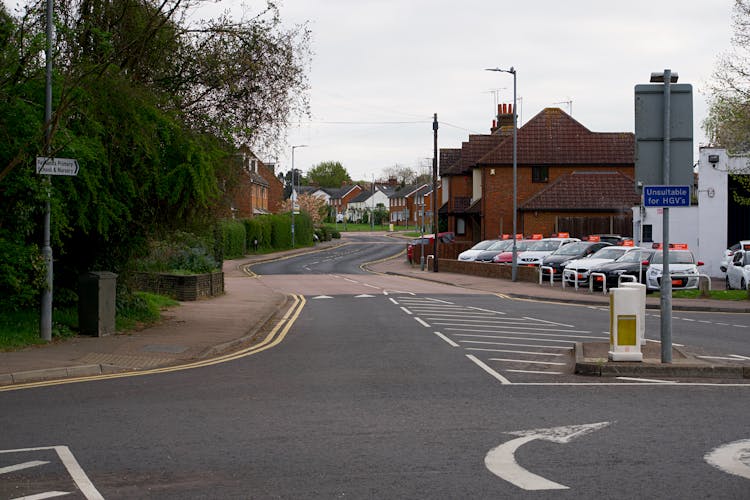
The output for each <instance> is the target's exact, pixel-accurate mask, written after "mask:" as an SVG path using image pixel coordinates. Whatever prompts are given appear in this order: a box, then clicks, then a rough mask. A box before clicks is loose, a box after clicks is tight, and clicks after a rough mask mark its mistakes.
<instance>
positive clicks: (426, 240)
mask: <svg viewBox="0 0 750 500" xmlns="http://www.w3.org/2000/svg"><path fill="white" fill-rule="evenodd" d="M438 238H439V239H438V242H440V243H450V242H451V241H453V240H455V239H456V235H455V233H453V232H451V231H446V232H444V233H438ZM423 244H424V246H425V247H426V248H425V253H429V251H428V249H432V248H433V245H434V244H435V235H434V234H425V235H424V236H422V237H421V238H416V239H413V240H411V241H410V242H409V243H407V244H406V260H408V261H409V263H412V262H414V247H415V246H417V245H423Z"/></svg>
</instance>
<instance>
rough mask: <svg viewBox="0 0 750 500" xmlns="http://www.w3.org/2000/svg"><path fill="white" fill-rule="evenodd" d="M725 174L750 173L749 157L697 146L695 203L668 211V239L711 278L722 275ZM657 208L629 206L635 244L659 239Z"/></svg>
mask: <svg viewBox="0 0 750 500" xmlns="http://www.w3.org/2000/svg"><path fill="white" fill-rule="evenodd" d="M729 173H737V174H742V173H745V174H750V157H748V156H729V155H728V154H727V152H726V150H725V149H721V148H701V149H700V159H699V162H698V192H697V193H696V194H697V199H698V205H693V206H691V207H684V208H670V210H669V241H670V242H671V243H687V244H688V245H689V247H690V249H691V250H693V253H694V254H695V257H696V259H697V260H699V261H702V262H703V267H702V268H701V272H702V273H704V274H707V275H709V276H712V277H724V273H723V272H722V271H721V270H720V269H719V262H720V260H721V257H722V255H723V251H724V250H725V249H726V248H727V213H728V207H729V178H728V176H729ZM661 211H662V209H660V208H655V207H649V208H644V207H633V235H634V239H635V241H636V244H642V245H644V246H649V244H650V242H661V241H662V215H661ZM748 236H750V234H749V235H748Z"/></svg>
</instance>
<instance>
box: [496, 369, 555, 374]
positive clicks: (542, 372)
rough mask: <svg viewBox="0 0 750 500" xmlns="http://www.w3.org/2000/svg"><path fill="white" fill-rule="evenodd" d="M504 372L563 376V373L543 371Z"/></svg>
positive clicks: (509, 370) (508, 370)
mask: <svg viewBox="0 0 750 500" xmlns="http://www.w3.org/2000/svg"><path fill="white" fill-rule="evenodd" d="M503 371H505V372H513V373H540V374H542V375H565V374H564V373H563V372H546V371H544V370H511V369H507V370H503Z"/></svg>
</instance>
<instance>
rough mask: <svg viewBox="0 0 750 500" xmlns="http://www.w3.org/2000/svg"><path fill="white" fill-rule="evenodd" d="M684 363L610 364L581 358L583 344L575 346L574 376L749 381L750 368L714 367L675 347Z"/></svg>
mask: <svg viewBox="0 0 750 500" xmlns="http://www.w3.org/2000/svg"><path fill="white" fill-rule="evenodd" d="M673 349H675V350H676V351H678V353H679V354H680V355H681V357H683V358H684V360H681V361H676V362H673V363H661V362H660V361H657V362H654V361H651V362H648V361H643V362H632V361H610V360H609V359H607V358H586V357H584V356H585V355H584V343H582V342H576V344H575V373H576V374H577V375H589V376H597V377H660V378H723V379H742V378H750V367H743V366H732V365H717V364H713V363H707V362H703V361H701V360H698V359H696V358H695V356H693V355H691V354H690V353H688V352H686V351H685V350H684V349H680V348H679V347H676V346H675V347H674V348H673Z"/></svg>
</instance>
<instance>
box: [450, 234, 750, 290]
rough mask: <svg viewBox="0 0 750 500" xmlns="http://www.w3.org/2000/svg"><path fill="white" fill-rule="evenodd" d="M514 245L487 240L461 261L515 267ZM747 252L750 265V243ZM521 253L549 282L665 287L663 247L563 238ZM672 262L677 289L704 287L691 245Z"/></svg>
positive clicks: (674, 251)
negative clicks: (625, 281) (622, 282)
mask: <svg viewBox="0 0 750 500" xmlns="http://www.w3.org/2000/svg"><path fill="white" fill-rule="evenodd" d="M512 247H513V241H512V240H486V241H482V242H480V243H478V244H476V245H475V246H474V247H472V248H471V249H469V250H467V251H465V252H463V253H461V254H460V255H459V257H458V259H459V260H461V261H480V262H494V263H510V262H512V260H513V252H512ZM746 250H747V251H746V252H745V253H746V254H747V259H748V260H749V261H750V242H748V248H747V249H746ZM516 251H517V254H518V256H517V263H518V265H524V266H541V271H542V272H543V273H546V277H547V278H549V279H552V280H558V281H559V280H564V281H565V282H566V283H568V284H571V285H574V286H588V285H589V280H591V279H592V275H593V283H592V286H593V287H594V288H602V287H603V286H604V284H605V282H606V287H607V288H611V287H616V286H618V285H619V283H620V282H621V281H622V280H623V279H627V280H628V281H632V280H637V281H638V282H640V283H643V284H645V285H646V287H647V289H648V290H650V291H654V290H659V289H660V288H661V280H662V274H663V272H662V271H663V260H662V259H663V253H662V251H661V248H660V247H658V246H657V245H654V247H653V248H643V247H636V246H633V242H632V240H628V239H625V238H621V237H619V236H616V235H598V236H596V237H593V238H590V239H589V241H581V240H580V239H578V238H559V237H558V238H543V239H537V240H516ZM743 258H745V257H743ZM669 263H670V266H669V267H670V269H669V270H670V278H671V280H672V287H673V288H674V289H690V288H698V284H699V272H698V266H702V265H703V262H696V260H695V256H694V255H693V253H692V252H691V251H690V250H689V249H688V248H687V246H686V245H680V244H675V245H670V251H669ZM623 277H628V278H623ZM747 281H748V280H747V279H746V282H747Z"/></svg>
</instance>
